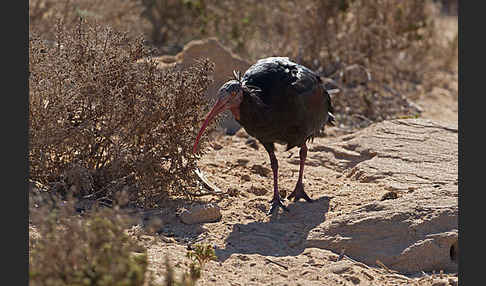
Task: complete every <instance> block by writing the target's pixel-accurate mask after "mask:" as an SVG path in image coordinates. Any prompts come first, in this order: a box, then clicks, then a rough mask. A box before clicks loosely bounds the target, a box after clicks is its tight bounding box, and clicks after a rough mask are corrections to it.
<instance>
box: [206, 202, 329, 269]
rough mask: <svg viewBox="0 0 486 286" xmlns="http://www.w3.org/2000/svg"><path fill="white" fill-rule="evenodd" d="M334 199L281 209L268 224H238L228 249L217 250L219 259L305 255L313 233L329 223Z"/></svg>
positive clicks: (230, 237) (235, 226) (232, 232)
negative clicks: (328, 216)
mask: <svg viewBox="0 0 486 286" xmlns="http://www.w3.org/2000/svg"><path fill="white" fill-rule="evenodd" d="M330 199H331V197H327V196H323V197H320V198H318V199H316V200H314V202H312V203H308V202H304V201H298V202H291V203H290V204H288V208H289V212H282V211H281V210H279V213H278V214H273V215H272V216H271V218H270V219H269V220H268V221H265V222H250V223H247V224H239V223H237V224H234V225H233V229H232V231H231V233H230V234H229V235H228V237H227V238H226V240H225V247H224V248H216V249H215V253H216V256H217V257H218V260H219V261H223V262H224V261H225V260H226V259H228V258H229V257H230V256H231V255H232V254H234V253H239V254H260V255H264V256H275V257H279V256H289V255H290V256H295V255H298V254H300V253H302V252H303V251H304V249H305V245H306V240H307V236H308V234H309V231H311V230H312V229H313V228H315V227H316V226H317V225H319V224H321V223H322V222H324V221H325V219H326V214H327V212H328V210H329V202H330ZM275 213H276V212H275Z"/></svg>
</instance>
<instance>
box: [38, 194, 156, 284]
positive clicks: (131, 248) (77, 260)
mask: <svg viewBox="0 0 486 286" xmlns="http://www.w3.org/2000/svg"><path fill="white" fill-rule="evenodd" d="M30 217H31V221H32V223H33V224H32V226H33V227H32V229H35V230H36V234H37V235H36V236H35V238H31V239H30V241H29V242H30V243H29V285H47V286H61V285H106V286H108V285H154V284H153V283H152V282H153V277H152V276H150V273H149V272H148V269H147V266H148V259H147V252H146V249H144V248H143V247H142V246H141V245H139V244H138V243H137V241H136V238H135V237H132V236H130V235H128V233H127V232H126V231H125V230H126V228H127V223H128V221H126V220H125V219H124V218H123V217H122V216H120V215H119V214H117V212H116V211H115V210H113V209H106V208H105V209H100V210H98V211H96V212H93V213H90V214H89V215H87V216H85V217H80V216H78V215H76V213H75V212H74V209H73V204H72V201H71V200H70V201H68V202H64V206H62V207H60V208H56V209H54V210H52V209H50V208H48V207H47V206H43V207H39V208H31V209H30ZM34 226H35V228H34Z"/></svg>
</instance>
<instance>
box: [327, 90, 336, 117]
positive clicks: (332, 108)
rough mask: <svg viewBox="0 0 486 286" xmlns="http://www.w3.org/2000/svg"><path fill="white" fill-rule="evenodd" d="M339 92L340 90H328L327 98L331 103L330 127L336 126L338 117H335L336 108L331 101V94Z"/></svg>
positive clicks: (329, 113) (328, 113)
mask: <svg viewBox="0 0 486 286" xmlns="http://www.w3.org/2000/svg"><path fill="white" fill-rule="evenodd" d="M338 92H339V89H330V90H326V97H327V101H328V102H329V109H328V110H329V111H328V112H327V115H328V116H327V122H326V123H327V124H328V125H330V126H335V125H336V124H335V122H336V117H334V114H333V113H334V107H333V106H332V101H331V96H330V94H332V93H338Z"/></svg>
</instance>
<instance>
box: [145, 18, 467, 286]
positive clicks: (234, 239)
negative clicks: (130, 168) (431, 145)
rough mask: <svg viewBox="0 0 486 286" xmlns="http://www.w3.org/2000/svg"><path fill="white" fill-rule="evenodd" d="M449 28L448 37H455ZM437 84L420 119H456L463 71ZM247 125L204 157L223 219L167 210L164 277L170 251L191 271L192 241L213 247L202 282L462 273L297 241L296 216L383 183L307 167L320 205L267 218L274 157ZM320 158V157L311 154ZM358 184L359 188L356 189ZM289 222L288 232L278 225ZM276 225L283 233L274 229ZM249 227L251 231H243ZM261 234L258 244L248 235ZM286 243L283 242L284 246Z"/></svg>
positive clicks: (369, 198) (337, 281) (379, 189)
mask: <svg viewBox="0 0 486 286" xmlns="http://www.w3.org/2000/svg"><path fill="white" fill-rule="evenodd" d="M442 25H445V26H446V28H447V29H446V30H448V31H451V30H452V31H454V29H456V30H455V31H457V22H454V21H451V20H450V19H448V20H447V19H446V20H445V21H444V22H443V23H442ZM454 35H455V34H454V33H453V32H451V33H449V34H448V35H447V37H448V38H451V37H454ZM434 76H436V77H439V78H440V79H441V80H440V81H439V82H441V85H440V86H435V87H433V88H432V89H428V90H427V89H425V88H423V89H422V91H423V92H421V93H418V95H415V97H414V98H413V99H412V100H413V101H414V102H415V103H416V104H417V105H418V106H419V107H421V108H422V109H423V112H422V116H421V117H423V118H427V119H433V120H437V121H444V122H457V120H458V118H457V115H458V102H457V99H458V96H459V95H458V74H457V70H456V72H453V73H449V72H440V73H438V74H436V75H434ZM419 88H420V87H419ZM327 134H328V135H327V137H323V138H318V139H317V140H315V141H314V142H313V143H309V144H308V147H309V154H308V157H310V158H313V159H316V160H317V161H318V160H319V158H318V156H319V155H318V154H319V153H318V152H315V151H318V150H321V149H323V148H325V146H326V143H329V142H332V140H334V138H336V137H335V136H337V135H341V134H342V132H340V131H339V130H337V129H333V128H329V129H328V131H327ZM246 141H247V136H246V133H245V132H244V131H239V132H238V133H237V135H235V136H216V137H215V138H214V141H213V142H212V147H210V148H209V151H208V152H207V154H205V155H204V156H203V158H202V159H201V160H200V162H199V167H200V168H201V170H202V171H203V172H204V173H205V175H206V177H207V178H208V179H209V181H210V182H212V183H213V184H214V185H216V186H218V187H219V188H220V189H221V190H222V191H223V192H228V193H229V194H230V195H228V196H225V197H218V196H206V197H202V198H201V199H200V201H201V202H211V203H214V204H217V205H218V206H219V207H220V208H221V213H222V219H221V220H220V221H218V222H214V223H205V224H197V225H185V224H183V223H181V222H180V219H179V218H178V217H177V216H176V214H174V213H170V212H165V214H164V215H165V219H163V227H162V231H161V232H160V233H159V235H155V236H148V237H146V239H147V242H146V243H147V245H148V246H149V248H148V249H149V257H150V261H151V264H150V265H151V269H152V270H153V271H154V273H155V275H156V277H158V279H159V281H163V276H164V274H165V265H164V261H165V257H166V256H169V258H170V260H171V263H172V265H174V266H175V269H176V273H180V272H181V271H184V270H185V269H187V266H188V265H189V260H188V259H187V258H186V257H185V254H186V252H187V246H188V245H191V244H192V243H209V244H211V245H213V246H214V247H215V249H216V254H217V256H218V261H211V262H209V263H208V264H207V265H206V267H205V269H204V271H203V274H202V278H201V279H200V280H199V282H198V285H457V279H458V277H457V273H447V274H440V273H435V274H433V273H416V274H414V275H409V276H404V275H401V274H398V273H395V272H393V271H391V270H388V269H386V266H381V267H379V266H378V267H377V266H376V265H375V266H369V265H365V264H363V263H360V262H359V261H354V260H353V259H351V258H349V257H347V256H344V257H340V254H341V253H334V252H332V251H329V250H324V249H317V248H303V247H301V246H300V243H301V242H302V240H303V239H305V237H306V235H307V232H308V230H307V229H304V228H303V227H301V228H299V222H302V221H306V222H308V221H309V220H310V221H312V222H314V221H315V223H319V222H321V221H322V220H324V219H329V218H332V217H336V216H339V215H342V214H343V213H347V212H352V211H353V209H355V208H358V207H359V206H361V205H364V204H366V203H370V202H373V201H376V200H379V199H380V198H381V197H382V196H383V194H385V193H386V192H387V190H386V188H385V187H384V186H381V185H379V184H373V183H368V184H367V183H360V182H357V181H353V180H351V179H348V178H345V177H344V176H342V175H341V174H340V172H339V171H338V170H335V169H333V168H331V166H328V165H326V162H325V161H322V162H321V163H320V164H315V165H306V167H305V175H304V186H305V190H306V192H307V193H308V194H309V196H310V197H311V198H313V199H316V200H317V201H318V202H319V204H318V207H315V216H312V217H302V216H299V214H301V213H303V212H299V210H300V209H302V208H307V207H308V205H306V203H305V202H303V201H302V202H296V203H294V202H288V201H286V202H285V203H286V204H287V205H288V206H289V208H290V210H291V213H282V211H280V213H279V214H278V215H276V216H275V215H274V216H267V215H266V214H265V213H266V211H267V210H268V208H269V207H270V204H269V202H268V201H269V200H270V199H271V197H272V190H273V185H272V184H273V182H272V172H271V169H270V164H269V158H268V155H267V153H266V152H265V150H264V149H263V147H262V146H261V145H259V144H256V146H257V149H255V148H254V147H255V146H254V147H252V146H250V145H249V144H247V142H246ZM276 155H277V158H278V160H279V186H280V189H281V192H282V194H285V193H286V194H289V192H291V191H292V190H293V188H294V186H295V183H296V180H297V175H298V171H299V155H298V149H293V150H290V151H288V152H285V151H284V148H283V146H279V145H277V152H276ZM314 161H315V160H314ZM353 190H359V191H353ZM174 208H175V209H179V210H181V209H183V208H190V206H189V205H187V203H184V202H183V201H181V202H174ZM286 227H288V228H287V229H288V231H283V232H280V230H282V229H285V228H286ZM272 228H274V229H275V231H274V232H278V234H275V235H273V234H272V232H271V231H267V232H265V230H271V229H272ZM245 233H248V235H246V236H245ZM258 235H259V236H260V238H259V239H257V240H256V241H257V244H261V245H260V246H261V247H259V246H258V245H252V243H245V239H248V240H249V239H250V238H251V237H252V236H253V238H254V236H258ZM283 245H285V247H283Z"/></svg>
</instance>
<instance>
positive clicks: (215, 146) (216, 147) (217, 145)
mask: <svg viewBox="0 0 486 286" xmlns="http://www.w3.org/2000/svg"><path fill="white" fill-rule="evenodd" d="M212 147H213V149H214V150H216V151H218V150H221V149H223V146H222V145H219V144H218V143H216V142H214V143H213V144H212Z"/></svg>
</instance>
